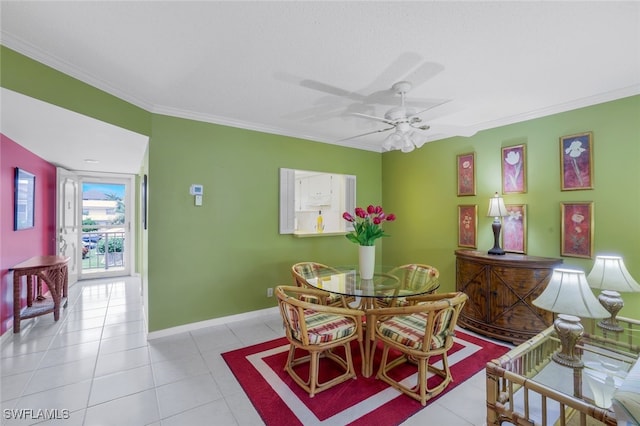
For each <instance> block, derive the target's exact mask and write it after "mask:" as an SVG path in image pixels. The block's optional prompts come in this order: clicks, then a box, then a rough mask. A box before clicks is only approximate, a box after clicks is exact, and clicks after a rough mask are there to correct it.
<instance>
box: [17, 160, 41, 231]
mask: <svg viewBox="0 0 640 426" xmlns="http://www.w3.org/2000/svg"><path fill="white" fill-rule="evenodd" d="M14 182H15V183H14V185H13V187H14V188H13V194H14V195H13V230H14V231H20V230H21V229H29V228H33V227H34V226H35V221H34V217H35V216H34V215H35V201H36V177H35V175H34V174H33V173H29V172H28V171H26V170H24V169H21V168H19V167H16V170H15V180H14Z"/></svg>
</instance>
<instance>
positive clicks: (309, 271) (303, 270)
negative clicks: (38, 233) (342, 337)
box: [291, 262, 355, 308]
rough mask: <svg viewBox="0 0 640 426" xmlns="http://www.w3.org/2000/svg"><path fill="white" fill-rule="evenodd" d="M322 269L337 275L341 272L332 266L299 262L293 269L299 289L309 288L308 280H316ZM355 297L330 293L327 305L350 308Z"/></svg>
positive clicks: (292, 273)
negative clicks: (332, 271)
mask: <svg viewBox="0 0 640 426" xmlns="http://www.w3.org/2000/svg"><path fill="white" fill-rule="evenodd" d="M321 269H329V270H334V271H335V272H336V273H339V271H337V270H335V269H333V268H331V267H330V266H327V265H324V264H322V263H318V262H298V263H296V264H294V265H293V266H292V267H291V275H292V276H293V280H294V282H295V283H296V285H297V286H298V287H306V288H309V287H310V285H309V283H308V282H307V279H308V278H315V277H316V276H317V272H318V271H319V270H321ZM354 300H355V297H348V296H342V295H340V294H335V293H329V296H328V297H327V298H326V303H325V304H327V305H329V306H340V307H343V308H348V307H349V303H351V302H353V301H354Z"/></svg>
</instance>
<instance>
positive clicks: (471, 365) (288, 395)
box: [222, 331, 509, 426]
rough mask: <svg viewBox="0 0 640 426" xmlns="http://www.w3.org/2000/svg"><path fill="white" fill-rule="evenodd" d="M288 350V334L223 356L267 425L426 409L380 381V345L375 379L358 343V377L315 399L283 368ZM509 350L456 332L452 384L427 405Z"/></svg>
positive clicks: (375, 417) (349, 421)
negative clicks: (368, 373) (364, 366)
mask: <svg viewBox="0 0 640 426" xmlns="http://www.w3.org/2000/svg"><path fill="white" fill-rule="evenodd" d="M288 350H289V344H288V341H287V340H286V338H284V337H283V338H280V339H276V340H271V341H269V342H265V343H260V344H258V345H254V346H250V347H247V348H242V349H238V350H235V351H231V352H226V353H224V354H222V357H223V358H224V359H225V361H226V362H227V364H228V365H229V368H231V371H232V372H233V374H234V375H235V376H236V378H237V379H238V381H239V382H240V384H241V386H242V388H243V389H244V391H245V392H246V393H247V395H248V396H249V399H250V400H251V402H252V403H253V405H254V407H255V408H256V410H257V411H258V413H259V414H260V416H261V417H262V420H263V421H264V422H265V423H266V424H267V425H284V424H286V425H295V424H298V425H305V426H308V425H397V424H399V423H401V422H403V421H404V420H406V419H407V418H409V417H411V416H412V415H413V414H415V413H416V412H418V411H419V410H421V409H422V408H423V407H422V405H420V403H419V402H418V401H416V400H414V399H412V398H410V397H408V396H406V395H404V394H402V393H400V392H399V391H397V390H395V389H393V388H391V387H389V386H388V385H387V384H386V383H384V382H382V381H380V380H376V379H375V372H377V365H379V357H380V354H381V352H382V350H381V349H380V348H378V349H377V350H376V356H375V358H374V360H375V363H374V374H373V376H372V377H370V378H365V377H362V376H361V375H360V372H361V371H362V370H361V359H360V351H359V350H358V349H357V346H353V347H352V353H353V356H354V363H355V368H356V372H357V373H358V377H357V379H356V380H348V381H346V382H344V383H341V384H339V385H336V386H335V387H333V388H331V389H328V390H326V391H324V392H320V393H319V394H316V395H315V396H314V397H313V398H309V395H308V394H307V393H305V392H304V391H303V390H302V389H301V388H300V387H299V386H298V385H297V384H296V383H295V382H294V381H293V380H292V379H291V378H290V377H289V375H288V374H287V373H286V372H285V371H284V364H285V362H286V359H287V352H288ZM508 350H509V348H508V347H507V346H502V345H498V344H494V343H492V342H489V341H487V340H484V339H481V338H477V337H474V336H472V335H469V334H467V333H463V332H460V331H457V332H456V339H455V344H454V346H453V348H452V349H451V350H450V351H449V366H450V368H451V374H452V375H453V382H452V383H451V384H450V385H449V386H448V387H447V389H446V390H445V391H444V392H443V393H441V394H440V395H438V396H437V397H435V398H433V399H431V400H430V401H427V406H428V405H429V404H430V403H431V402H433V401H435V400H437V399H438V398H439V397H441V396H442V395H444V394H445V393H447V392H448V391H450V390H451V389H453V388H455V387H456V386H458V385H459V384H460V383H462V382H464V381H465V380H467V379H469V378H470V377H471V376H473V375H474V374H476V373H477V372H479V371H480V370H482V369H484V367H485V365H486V363H487V362H488V361H490V360H491V359H494V358H498V357H500V356H501V355H503V354H504V353H506V352H507V351H508ZM436 362H441V360H439V359H437V358H436V357H433V358H431V363H436ZM327 367H329V368H327ZM330 367H331V363H327V364H322V362H321V364H320V371H321V373H325V374H326V373H328V374H331V371H328V370H330ZM398 370H401V367H398ZM415 371H416V369H415V367H411V366H407V368H406V370H405V371H399V376H404V377H409V376H410V375H412V374H414V373H415ZM301 374H304V373H301ZM302 377H306V376H302ZM395 378H396V379H398V378H401V377H395ZM428 380H429V381H432V380H433V381H435V382H434V383H437V381H438V380H440V378H439V377H437V376H432V377H430V378H429V379H428Z"/></svg>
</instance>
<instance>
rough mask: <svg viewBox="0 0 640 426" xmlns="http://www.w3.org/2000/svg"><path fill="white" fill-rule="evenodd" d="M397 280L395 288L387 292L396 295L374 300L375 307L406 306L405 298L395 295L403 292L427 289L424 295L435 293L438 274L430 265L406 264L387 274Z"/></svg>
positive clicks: (437, 284)
mask: <svg viewBox="0 0 640 426" xmlns="http://www.w3.org/2000/svg"><path fill="white" fill-rule="evenodd" d="M388 274H389V275H393V276H395V277H397V278H398V280H399V281H398V285H397V288H395V289H391V290H389V294H390V295H391V294H393V293H396V294H395V295H394V296H395V297H380V298H378V299H377V300H376V305H377V306H378V307H380V308H385V307H393V306H407V305H408V304H409V302H407V299H406V298H405V297H398V294H397V293H401V292H402V291H403V290H419V289H427V291H425V294H431V293H435V291H436V290H437V289H438V286H439V283H438V279H439V278H440V272H439V271H438V270H437V269H436V268H434V267H433V266H430V265H425V264H423V263H408V264H406V265H402V266H397V267H395V268H393V269H392V270H391V271H389V272H388Z"/></svg>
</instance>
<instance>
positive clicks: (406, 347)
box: [367, 292, 468, 406]
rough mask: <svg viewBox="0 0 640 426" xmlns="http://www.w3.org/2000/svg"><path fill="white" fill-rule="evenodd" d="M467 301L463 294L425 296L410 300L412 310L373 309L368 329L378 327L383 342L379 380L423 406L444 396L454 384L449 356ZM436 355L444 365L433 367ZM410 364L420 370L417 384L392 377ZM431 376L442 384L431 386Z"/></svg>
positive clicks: (376, 331) (377, 332)
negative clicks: (432, 359)
mask: <svg viewBox="0 0 640 426" xmlns="http://www.w3.org/2000/svg"><path fill="white" fill-rule="evenodd" d="M467 299H468V297H467V295H466V294H464V293H462V292H454V293H443V294H424V295H421V296H412V297H410V298H408V301H409V302H410V304H409V305H408V306H402V307H393V306H392V307H382V308H376V309H369V310H368V311H367V327H375V340H377V341H381V342H382V357H381V359H380V368H379V369H378V374H377V375H376V377H377V378H378V379H380V380H382V381H384V382H386V383H388V384H390V385H391V386H393V387H394V388H396V389H398V390H400V391H401V392H403V393H405V394H407V395H409V396H410V397H411V398H414V399H416V400H418V401H420V404H422V406H425V405H426V404H427V400H429V399H431V398H434V397H435V396H437V395H438V394H440V393H441V392H442V391H443V390H444V389H445V388H446V387H447V386H449V383H451V381H452V380H453V377H452V376H451V369H450V368H449V361H448V358H447V352H448V351H449V350H450V349H451V347H452V346H453V343H454V341H453V336H454V330H455V326H456V322H457V321H458V316H459V315H460V311H461V310H462V307H463V306H464V304H465V302H466V301H467ZM434 355H440V356H441V357H442V358H441V363H435V364H430V363H429V360H430V359H431V357H432V356H434ZM407 363H410V364H415V365H416V366H417V368H418V374H417V375H416V376H415V381H414V380H413V379H412V380H402V381H398V375H397V374H395V373H392V374H389V373H390V372H391V371H392V370H393V369H395V368H396V367H399V366H401V365H405V364H407ZM429 374H435V375H437V376H440V377H441V378H442V380H441V381H440V382H435V383H431V382H430V381H429V380H427V379H428V375H429Z"/></svg>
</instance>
